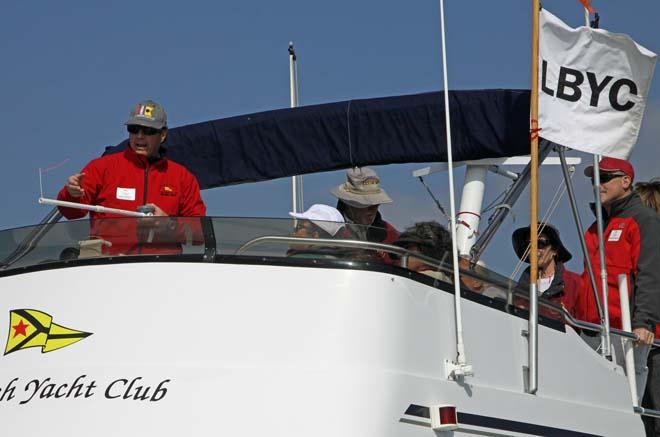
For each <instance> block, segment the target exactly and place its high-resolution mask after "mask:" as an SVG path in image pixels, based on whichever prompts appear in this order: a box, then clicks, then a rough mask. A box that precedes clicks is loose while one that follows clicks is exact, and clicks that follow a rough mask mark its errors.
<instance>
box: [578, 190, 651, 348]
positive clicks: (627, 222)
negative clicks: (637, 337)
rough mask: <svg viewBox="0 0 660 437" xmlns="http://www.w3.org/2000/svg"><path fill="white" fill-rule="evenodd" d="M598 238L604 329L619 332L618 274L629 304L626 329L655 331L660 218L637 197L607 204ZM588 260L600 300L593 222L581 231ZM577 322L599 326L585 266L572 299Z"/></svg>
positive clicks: (632, 196) (633, 195)
mask: <svg viewBox="0 0 660 437" xmlns="http://www.w3.org/2000/svg"><path fill="white" fill-rule="evenodd" d="M603 221H604V223H603V226H604V230H603V239H604V244H605V264H606V269H607V289H608V308H609V314H610V325H611V326H612V327H613V328H621V306H620V303H619V285H618V279H617V277H618V275H619V274H622V273H623V274H626V275H628V289H629V290H630V295H631V296H630V298H631V301H632V304H631V306H630V308H631V312H632V323H631V324H632V328H633V329H635V328H639V327H645V328H647V329H649V330H650V331H654V330H655V331H656V335H658V334H659V333H660V332H658V331H659V330H657V329H656V328H655V327H656V323H657V322H658V320H659V319H660V238H659V237H658V236H659V235H660V217H658V215H657V214H656V212H655V211H653V210H652V209H650V208H647V207H645V206H644V205H643V204H642V202H641V200H640V198H639V196H638V195H637V194H631V195H629V196H627V197H625V198H623V199H620V200H618V201H615V202H614V203H613V204H612V207H611V211H610V215H609V216H607V214H605V212H604V211H603ZM585 239H586V243H587V250H588V253H589V260H588V262H591V265H592V267H593V270H594V274H595V275H596V283H597V286H598V288H599V292H600V296H601V302H602V301H603V297H602V296H603V292H602V290H601V289H600V288H601V285H600V284H601V281H600V275H599V273H600V259H599V253H598V233H597V227H596V223H594V224H592V225H591V227H590V228H589V229H588V230H587V232H586V233H585ZM578 307H579V309H578V311H579V312H580V314H579V316H580V318H583V319H584V320H586V321H588V322H593V323H600V319H599V316H598V308H597V307H596V302H595V299H594V297H593V289H592V287H591V281H590V280H589V275H588V273H587V270H586V268H585V271H584V273H583V274H582V290H581V293H580V296H579V300H578Z"/></svg>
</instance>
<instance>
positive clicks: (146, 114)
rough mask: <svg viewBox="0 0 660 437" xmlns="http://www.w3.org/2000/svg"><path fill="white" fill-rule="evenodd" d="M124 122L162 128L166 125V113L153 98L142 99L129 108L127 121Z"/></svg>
mask: <svg viewBox="0 0 660 437" xmlns="http://www.w3.org/2000/svg"><path fill="white" fill-rule="evenodd" d="M124 124H126V125H131V124H136V125H139V126H147V127H153V128H154V129H162V128H164V127H167V114H166V113H165V109H163V107H162V106H161V105H160V104H158V103H156V102H154V101H153V100H144V101H142V102H139V103H138V104H136V105H134V106H133V107H132V108H131V112H130V113H129V115H128V121H126V123H124Z"/></svg>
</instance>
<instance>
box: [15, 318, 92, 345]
mask: <svg viewBox="0 0 660 437" xmlns="http://www.w3.org/2000/svg"><path fill="white" fill-rule="evenodd" d="M90 335H92V333H91V332H84V331H77V330H75V329H70V328H66V327H64V326H61V325H58V324H56V323H53V317H52V316H51V315H50V314H46V313H44V312H42V311H37V310H30V309H19V310H11V311H10V312H9V335H8V336H7V345H6V347H5V355H7V354H10V353H12V352H16V351H18V350H21V349H27V348H30V347H41V352H42V353H46V352H51V351H54V350H57V349H61V348H63V347H66V346H70V345H72V344H73V343H77V342H79V341H80V340H82V339H83V338H86V337H89V336H90Z"/></svg>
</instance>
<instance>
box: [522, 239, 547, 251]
mask: <svg viewBox="0 0 660 437" xmlns="http://www.w3.org/2000/svg"><path fill="white" fill-rule="evenodd" d="M536 241H537V243H536V245H537V246H538V248H539V249H545V248H546V247H549V246H550V245H551V243H550V240H544V239H542V238H539V239H538V240H536ZM530 244H531V243H530V242H529V241H527V245H528V246H529V245H530Z"/></svg>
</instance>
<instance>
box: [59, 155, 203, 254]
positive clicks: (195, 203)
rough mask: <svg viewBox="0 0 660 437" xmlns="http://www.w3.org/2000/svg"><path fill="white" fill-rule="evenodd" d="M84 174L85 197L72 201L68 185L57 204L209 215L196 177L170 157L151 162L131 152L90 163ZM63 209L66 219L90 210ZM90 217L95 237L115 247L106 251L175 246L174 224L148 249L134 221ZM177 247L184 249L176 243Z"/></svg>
mask: <svg viewBox="0 0 660 437" xmlns="http://www.w3.org/2000/svg"><path fill="white" fill-rule="evenodd" d="M82 172H83V173H85V177H84V178H83V181H82V187H83V189H84V190H85V194H84V195H83V196H82V197H81V198H74V197H71V196H70V195H69V192H68V191H67V189H66V187H64V188H62V190H61V191H60V192H59V194H58V196H57V198H58V199H59V200H66V201H69V202H77V203H83V204H88V205H101V206H105V207H109V208H118V209H124V210H129V211H135V210H136V209H137V207H138V206H140V205H144V204H147V203H153V204H155V205H157V206H158V207H159V208H161V209H162V210H163V211H164V212H165V213H166V214H168V215H170V216H181V217H183V216H187V217H191V216H204V215H206V206H205V205H204V202H203V201H202V198H201V196H200V192H199V184H198V183H197V179H196V178H195V176H193V175H192V173H190V172H189V171H188V170H187V169H186V168H185V167H183V166H182V165H180V164H177V163H176V162H173V161H170V160H168V159H166V158H160V159H158V160H156V161H153V162H150V161H149V160H147V158H146V157H144V156H142V155H138V154H136V153H135V152H134V151H133V150H132V149H130V148H127V149H126V150H125V151H124V152H121V153H115V154H112V155H107V156H103V157H101V158H97V159H95V160H93V161H91V162H90V163H89V164H87V166H86V167H85V168H84V169H83V170H82ZM59 209H60V212H61V213H62V215H64V216H65V217H66V218H68V219H76V218H82V217H84V216H85V215H87V211H85V210H81V209H73V208H63V207H60V208H59ZM90 218H91V231H90V234H91V236H92V237H99V238H103V239H104V240H108V241H110V242H111V243H112V247H111V248H110V249H109V250H108V251H107V252H108V253H113V254H117V253H123V254H133V253H162V252H163V251H167V250H166V249H168V248H172V247H173V240H172V236H173V231H174V229H175V228H176V226H174V227H171V228H170V232H167V233H166V234H168V235H163V233H161V236H160V240H159V236H158V235H156V236H155V237H153V240H152V243H150V244H149V245H144V244H142V243H144V241H142V240H143V236H141V235H140V234H143V233H144V232H142V231H141V230H140V229H139V227H138V226H137V224H138V223H137V220H136V219H134V218H126V217H123V216H120V215H117V214H111V213H97V212H90ZM101 219H103V220H101ZM172 223H174V222H172ZM178 224H179V225H180V224H181V223H180V222H179V223H178ZM197 231H198V229H197ZM174 247H179V248H180V246H179V244H178V243H175V244H174Z"/></svg>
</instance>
